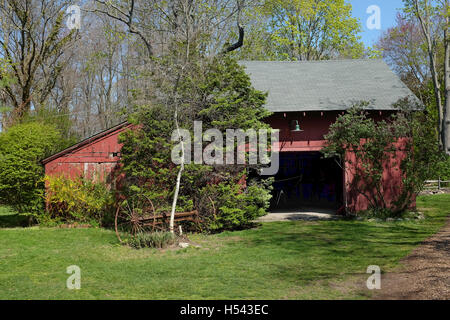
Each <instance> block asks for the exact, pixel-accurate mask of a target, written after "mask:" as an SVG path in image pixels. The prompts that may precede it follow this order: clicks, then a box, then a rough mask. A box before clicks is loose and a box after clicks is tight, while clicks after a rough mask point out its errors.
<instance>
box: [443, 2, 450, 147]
mask: <svg viewBox="0 0 450 320" xmlns="http://www.w3.org/2000/svg"><path fill="white" fill-rule="evenodd" d="M445 4H446V7H448V5H449V1H448V0H447V1H446V2H445ZM444 10H445V11H444V14H445V29H444V41H445V43H444V45H445V62H444V75H445V109H444V121H443V126H444V128H443V132H444V151H445V153H447V154H448V155H450V37H449V34H448V27H449V16H448V12H447V10H446V8H444Z"/></svg>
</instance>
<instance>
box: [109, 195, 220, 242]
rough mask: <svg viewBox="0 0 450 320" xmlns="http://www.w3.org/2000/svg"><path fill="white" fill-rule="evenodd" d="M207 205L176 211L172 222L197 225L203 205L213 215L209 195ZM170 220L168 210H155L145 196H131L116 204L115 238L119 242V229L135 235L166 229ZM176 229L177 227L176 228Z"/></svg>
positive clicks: (212, 203) (213, 209) (213, 208)
mask: <svg viewBox="0 0 450 320" xmlns="http://www.w3.org/2000/svg"><path fill="white" fill-rule="evenodd" d="M208 199H209V204H208V205H206V206H205V205H204V204H203V205H199V206H197V208H196V209H195V210H191V211H186V212H176V213H175V216H174V223H175V224H176V225H177V224H179V223H180V222H189V221H190V222H193V223H194V224H196V225H199V224H200V222H201V221H202V219H201V218H200V215H199V211H200V210H202V211H204V210H205V207H206V209H207V210H208V211H210V212H211V213H212V214H213V215H215V207H214V202H213V201H212V199H211V198H210V197H208ZM169 220H170V212H157V210H156V209H155V206H154V205H153V202H152V201H151V200H150V199H149V198H147V197H132V198H130V199H127V200H125V201H123V202H122V203H121V204H119V205H118V206H117V209H116V214H115V219H114V227H115V231H116V235H117V238H118V239H119V241H120V242H122V239H121V238H120V231H126V232H129V233H131V234H132V235H135V234H137V233H139V232H144V231H158V230H168V228H169ZM176 230H178V229H176Z"/></svg>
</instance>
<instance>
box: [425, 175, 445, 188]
mask: <svg viewBox="0 0 450 320" xmlns="http://www.w3.org/2000/svg"><path fill="white" fill-rule="evenodd" d="M448 188H450V180H441V178H438V180H426V181H425V187H424V189H425V190H441V189H448Z"/></svg>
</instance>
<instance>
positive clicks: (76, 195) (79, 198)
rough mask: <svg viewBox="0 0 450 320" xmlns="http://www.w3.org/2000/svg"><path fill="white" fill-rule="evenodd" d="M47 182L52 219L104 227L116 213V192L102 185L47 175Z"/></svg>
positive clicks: (47, 200) (47, 195)
mask: <svg viewBox="0 0 450 320" xmlns="http://www.w3.org/2000/svg"><path fill="white" fill-rule="evenodd" d="M44 180H45V183H46V186H47V192H46V195H45V201H46V204H47V218H49V219H50V220H53V221H64V222H85V223H90V224H95V225H101V224H104V223H105V219H107V218H108V213H111V211H112V210H111V208H112V204H113V196H112V192H111V191H110V190H109V189H108V187H107V186H106V185H105V184H104V183H102V182H93V181H91V180H88V179H84V178H76V179H69V178H66V177H64V176H59V177H51V176H45V178H44Z"/></svg>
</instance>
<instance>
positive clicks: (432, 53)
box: [414, 0, 445, 148]
mask: <svg viewBox="0 0 450 320" xmlns="http://www.w3.org/2000/svg"><path fill="white" fill-rule="evenodd" d="M414 3H415V11H416V12H415V13H416V16H417V18H418V19H419V22H420V26H421V28H422V32H423V35H424V36H425V39H426V41H427V52H428V57H429V60H430V61H429V62H430V71H431V78H432V80H433V89H434V97H435V100H436V106H437V109H438V116H439V119H438V128H439V146H440V147H442V148H444V144H445V137H444V128H443V127H444V123H445V121H444V114H443V106H442V98H441V92H440V84H439V79H438V73H437V68H436V48H435V46H434V45H433V41H432V40H431V32H430V26H429V23H430V22H429V17H428V16H427V14H428V13H425V17H424V16H422V15H421V12H420V8H419V1H418V0H415V2H414ZM427 7H428V3H427V1H425V8H427Z"/></svg>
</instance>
